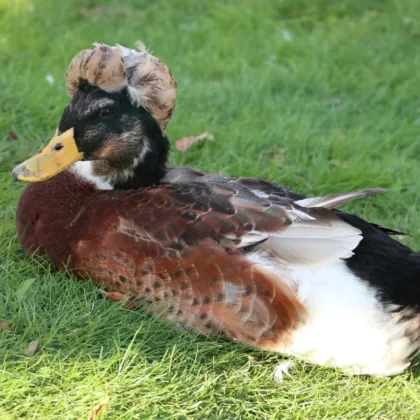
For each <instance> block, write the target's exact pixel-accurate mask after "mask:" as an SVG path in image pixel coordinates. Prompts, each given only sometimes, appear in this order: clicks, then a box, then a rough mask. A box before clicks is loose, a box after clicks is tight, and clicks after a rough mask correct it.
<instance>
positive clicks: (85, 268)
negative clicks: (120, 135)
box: [17, 171, 306, 348]
mask: <svg viewBox="0 0 420 420" xmlns="http://www.w3.org/2000/svg"><path fill="white" fill-rule="evenodd" d="M67 188H71V190H68V189H67ZM205 191H207V188H206V187H205V186H200V185H199V186H196V187H195V188H193V187H186V186H179V185H170V184H166V185H162V186H159V187H156V188H146V189H144V190H140V191H137V192H133V191H112V192H107V191H95V189H94V188H92V186H91V185H89V184H87V183H86V184H85V183H82V182H79V181H77V182H76V178H75V176H74V175H73V174H72V173H71V172H69V171H66V172H63V173H62V174H59V175H57V176H56V177H54V178H52V179H51V180H48V181H46V182H43V183H40V184H32V185H29V186H28V187H27V189H26V190H25V192H24V193H23V195H22V198H21V201H20V204H19V207H18V211H17V230H18V234H19V236H20V237H21V241H22V244H23V246H24V248H25V249H26V250H27V251H30V250H32V251H34V250H35V249H38V252H39V253H41V254H42V253H47V254H48V255H49V257H50V258H51V259H52V261H53V263H54V265H55V266H56V267H57V268H59V269H62V268H63V267H64V266H65V265H66V264H67V262H68V267H69V268H70V269H72V270H73V271H74V273H75V274H76V275H77V276H78V277H85V276H90V277H91V278H92V279H93V281H94V282H95V283H96V284H102V285H105V286H106V290H107V292H106V294H108V293H109V295H108V296H109V297H110V298H111V299H113V300H120V299H122V298H124V297H126V296H128V298H129V300H130V303H131V304H132V305H137V304H143V305H144V306H145V307H146V308H149V309H150V311H151V312H153V313H154V314H156V315H158V314H160V315H161V316H163V317H164V318H168V319H171V320H173V321H175V322H177V323H182V324H184V325H185V326H187V327H192V328H196V329H198V330H200V331H202V332H204V333H208V332H212V331H219V332H222V333H224V334H226V335H227V336H230V337H232V338H235V339H238V340H240V341H243V342H245V343H249V344H251V345H254V346H257V347H259V348H271V347H273V346H276V347H278V346H279V345H280V344H281V342H283V341H284V342H285V341H287V339H288V338H289V337H290V335H289V334H290V333H291V332H292V331H293V330H294V329H295V328H296V327H297V326H298V325H299V324H300V323H301V322H302V320H304V318H305V316H306V311H305V308H304V307H303V305H302V304H301V303H300V302H299V301H298V299H297V297H296V296H295V294H294V292H293V291H292V290H291V288H290V287H289V285H287V284H286V283H285V282H283V281H282V280H281V279H280V278H278V277H274V276H273V275H272V274H271V273H269V272H266V271H264V270H263V269H262V268H260V267H257V266H255V265H253V264H252V263H250V262H249V261H248V260H247V259H246V258H245V257H244V255H243V253H242V251H241V248H238V247H236V244H238V243H240V240H241V237H243V236H244V235H246V234H247V233H248V232H250V231H252V230H253V229H254V228H256V227H257V228H260V229H263V230H274V231H281V230H282V229H286V228H287V226H288V225H289V224H290V223H291V222H290V220H289V219H288V217H287V214H286V213H284V215H283V218H277V219H276V218H274V215H273V214H271V215H270V210H269V209H268V208H266V207H264V206H260V207H258V206H253V207H252V208H250V206H249V205H248V206H247V205H243V206H242V207H241V206H239V205H238V204H237V205H236V206H235V205H234V204H233V203H232V201H234V200H233V199H234V198H235V196H234V195H233V193H232V190H231V189H227V190H225V194H224V195H222V194H221V190H218V191H217V192H216V193H215V195H212V194H209V195H206V194H205V193H204V192H205ZM200 192H201V196H200ZM46 194H48V196H49V198H50V200H51V201H49V202H48V203H45V202H43V201H42V200H41V197H44V196H45V195H46ZM278 210H281V211H283V210H282V209H281V208H279V209H278ZM249 212H251V216H252V214H253V213H258V212H260V213H261V214H260V217H259V218H257V219H256V220H254V219H253V218H252V217H251V216H250V215H249ZM264 212H267V215H266V216H265V217H261V215H262V214H264ZM280 213H281V212H280ZM280 213H279V214H280ZM254 216H255V214H254ZM228 234H233V236H234V239H230V238H228V237H227V235H228ZM260 240H264V237H261V238H258V237H257V238H256V241H260ZM69 256H70V259H69Z"/></svg>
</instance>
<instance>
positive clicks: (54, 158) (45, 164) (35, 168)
mask: <svg viewBox="0 0 420 420" xmlns="http://www.w3.org/2000/svg"><path fill="white" fill-rule="evenodd" d="M82 158H83V153H82V152H79V150H78V149H77V145H76V142H75V140H74V134H73V129H72V128H71V129H70V130H67V131H66V132H64V133H63V134H61V135H59V136H58V135H57V132H56V134H55V135H54V137H53V138H52V139H51V141H50V142H49V143H48V145H47V146H46V147H44V149H42V151H41V152H40V153H39V154H37V155H35V156H32V157H31V158H29V159H28V160H26V161H25V162H23V163H21V164H20V165H19V166H16V168H15V169H13V177H14V178H15V179H18V180H20V181H27V182H40V181H45V180H46V179H48V178H51V177H53V176H54V175H57V174H58V173H60V172H61V171H64V169H66V168H68V167H69V166H70V165H72V164H73V163H74V162H77V161H78V160H81V159H82Z"/></svg>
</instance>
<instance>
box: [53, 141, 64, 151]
mask: <svg viewBox="0 0 420 420" xmlns="http://www.w3.org/2000/svg"><path fill="white" fill-rule="evenodd" d="M63 148H64V145H63V143H57V144H56V145H55V146H54V148H53V150H55V151H57V152H58V151H59V150H61V149H63Z"/></svg>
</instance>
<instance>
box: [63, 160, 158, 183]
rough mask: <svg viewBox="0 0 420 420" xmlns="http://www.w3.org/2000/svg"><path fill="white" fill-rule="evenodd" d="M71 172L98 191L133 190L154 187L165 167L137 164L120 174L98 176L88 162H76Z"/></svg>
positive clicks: (91, 164)
mask: <svg viewBox="0 0 420 420" xmlns="http://www.w3.org/2000/svg"><path fill="white" fill-rule="evenodd" d="M71 171H72V172H73V173H74V174H75V175H76V176H77V177H78V178H80V179H81V180H83V181H87V182H89V183H90V184H93V185H94V187H95V188H96V189H98V190H113V189H123V190H124V189H133V188H141V187H146V186H151V185H156V184H157V183H159V181H160V180H161V179H162V178H163V177H164V175H165V173H166V165H164V164H163V165H158V166H154V167H147V166H145V165H144V164H138V165H136V166H135V167H134V168H132V169H130V170H127V171H125V172H124V171H123V172H121V174H118V175H114V176H109V175H98V174H96V173H97V172H96V171H95V167H94V164H93V163H92V162H89V161H85V162H76V163H75V164H74V165H73V166H72V167H71Z"/></svg>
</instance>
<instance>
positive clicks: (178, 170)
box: [163, 167, 411, 236]
mask: <svg viewBox="0 0 420 420" xmlns="http://www.w3.org/2000/svg"><path fill="white" fill-rule="evenodd" d="M163 182H167V183H184V182H198V183H203V184H212V183H215V182H216V183H218V184H228V185H231V186H232V185H233V186H240V187H245V188H247V189H248V190H251V191H253V192H254V193H255V194H257V195H259V196H262V197H265V198H269V199H270V197H271V198H272V197H273V196H274V197H281V198H287V199H291V200H294V201H298V202H299V204H300V205H301V206H304V207H317V206H318V207H327V208H330V209H331V208H333V207H332V206H331V205H330V204H329V203H328V201H330V202H331V203H334V206H335V207H339V206H340V205H342V204H344V203H346V202H347V201H351V200H354V199H355V198H362V197H365V196H366V195H371V191H377V192H378V193H381V192H386V190H384V189H380V188H378V189H373V190H372V189H368V190H359V191H354V192H350V193H344V194H332V195H327V196H325V197H307V196H305V195H303V194H300V193H297V192H295V191H292V190H290V189H289V188H286V187H284V186H283V185H280V184H276V183H272V182H268V181H264V180H261V179H258V178H250V177H224V176H219V175H217V174H212V173H204V172H199V171H197V170H195V169H191V168H187V167H173V168H169V170H168V172H167V173H166V175H165V177H164V178H163ZM337 198H338V200H339V201H341V202H337V201H336V199H337ZM340 213H341V212H340ZM340 213H339V214H340ZM370 225H372V226H373V227H374V228H376V229H379V230H380V231H382V232H384V233H386V234H387V235H402V236H411V235H410V234H408V233H405V232H401V231H399V230H396V229H392V228H388V227H384V226H381V225H378V224H376V223H371V222H370Z"/></svg>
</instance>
